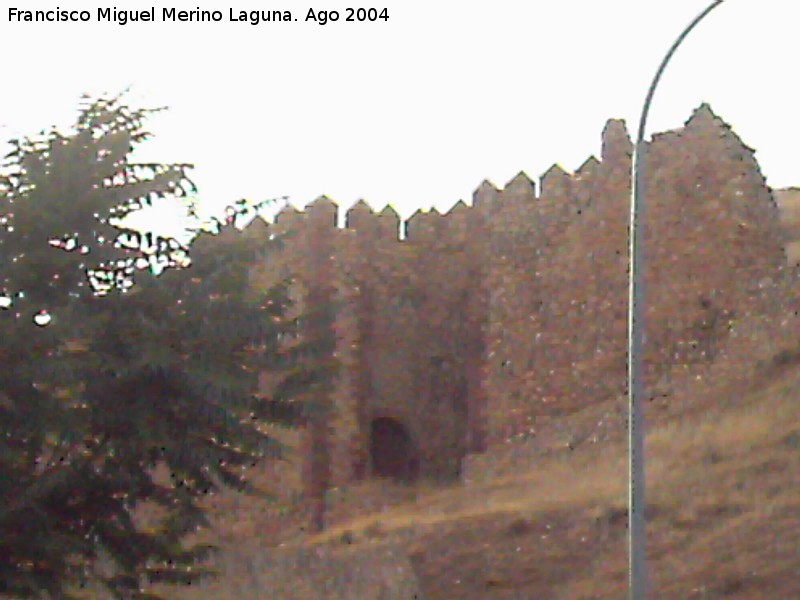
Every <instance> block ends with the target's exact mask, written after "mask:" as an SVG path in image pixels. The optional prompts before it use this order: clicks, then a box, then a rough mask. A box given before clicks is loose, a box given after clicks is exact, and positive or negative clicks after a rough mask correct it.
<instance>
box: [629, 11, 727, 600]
mask: <svg viewBox="0 0 800 600" xmlns="http://www.w3.org/2000/svg"><path fill="white" fill-rule="evenodd" d="M723 2H724V0H715V1H714V2H712V3H711V5H709V6H708V7H707V8H706V9H705V10H704V11H703V12H701V13H700V14H699V15H698V16H697V17H695V19H694V20H693V21H692V22H691V23H689V25H688V26H687V27H686V29H684V30H683V32H682V33H681V34H680V36H678V39H676V40H675V43H673V45H672V47H671V48H670V49H669V52H667V55H666V56H665V57H664V59H663V60H662V62H661V65H660V66H659V68H658V71H657V72H656V75H655V77H654V78H653V82H652V83H651V84H650V89H649V90H648V92H647V97H646V98H645V101H644V106H643V107H642V113H641V116H640V117H639V131H638V135H637V138H636V145H635V147H634V150H633V161H632V162H633V164H632V167H631V181H632V186H631V206H630V211H631V212H630V229H629V232H630V235H629V247H628V252H629V261H630V264H629V270H628V598H629V600H644V599H645V597H646V595H647V570H646V562H645V516H644V510H645V494H644V492H645V475H644V424H643V421H642V356H641V351H642V333H643V332H642V325H643V323H642V303H643V292H644V277H643V272H642V268H643V266H644V263H643V252H642V234H641V229H640V225H641V223H640V221H641V218H642V213H643V210H644V200H643V198H644V170H645V161H644V158H645V141H644V136H645V130H646V126H647V115H648V113H649V112H650V104H651V103H652V101H653V95H654V94H655V91H656V87H658V82H659V81H660V79H661V76H662V75H663V73H664V70H665V69H666V68H667V64H669V61H670V59H671V58H672V55H673V54H675V51H676V50H677V49H678V47H679V46H680V45H681V43H683V41H684V40H685V39H686V37H687V36H688V35H689V33H690V32H691V31H692V30H693V29H694V28H695V27H696V26H697V25H698V23H700V21H702V20H703V19H704V18H705V17H706V16H707V15H708V14H709V13H710V12H711V11H712V10H714V9H715V8H716V7H717V6H719V5H720V4H722V3H723Z"/></svg>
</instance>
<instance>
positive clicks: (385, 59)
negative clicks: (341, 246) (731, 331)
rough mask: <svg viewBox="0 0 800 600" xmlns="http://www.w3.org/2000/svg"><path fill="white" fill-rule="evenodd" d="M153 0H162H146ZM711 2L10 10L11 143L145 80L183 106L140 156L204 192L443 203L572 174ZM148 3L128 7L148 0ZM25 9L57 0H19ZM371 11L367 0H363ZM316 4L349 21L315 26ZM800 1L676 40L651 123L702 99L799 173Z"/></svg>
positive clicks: (798, 177) (213, 196)
mask: <svg viewBox="0 0 800 600" xmlns="http://www.w3.org/2000/svg"><path fill="white" fill-rule="evenodd" d="M147 4H148V5H150V3H147ZM707 4H708V2H707V1H706V0H607V1H605V2H599V1H597V0H559V1H558V2H544V1H532V2H521V1H520V0H494V1H493V2H476V1H458V2H457V1H450V0H446V1H445V0H439V1H426V2H422V1H416V0H414V1H411V0H406V1H404V2H396V1H394V0H380V1H379V2H378V1H377V0H376V3H372V4H370V3H362V5H363V6H374V7H377V8H379V9H382V8H384V7H385V8H386V9H387V11H388V15H389V20H388V21H385V22H384V21H377V22H372V23H370V22H366V23H346V22H343V19H344V16H345V14H346V13H345V8H346V7H347V4H346V3H342V2H338V1H336V2H328V3H321V4H318V5H315V4H307V3H305V2H297V1H294V0H283V1H282V2H275V3H270V4H268V5H267V6H269V7H270V9H279V10H291V11H292V16H293V17H297V18H298V21H296V22H290V23H262V24H260V25H257V26H253V25H249V24H247V23H241V22H239V23H234V22H230V21H228V11H229V9H230V8H233V9H234V10H235V11H236V12H238V11H239V10H251V9H256V8H259V7H258V5H256V4H221V3H216V2H203V1H202V0H196V2H195V3H191V4H190V3H175V2H173V3H169V0H167V3H162V4H155V5H154V6H155V10H156V13H157V18H158V21H159V22H156V23H133V24H128V25H126V26H120V25H117V24H114V23H98V22H97V20H96V15H97V9H98V8H99V7H103V6H106V5H104V4H98V3H97V2H83V1H73V2H70V1H69V0H63V2H62V3H60V4H58V6H59V7H60V8H62V9H65V8H66V9H88V10H90V11H92V21H91V22H90V23H53V24H43V23H28V24H26V23H13V22H9V4H8V3H7V2H6V3H4V4H3V6H2V10H1V11H0V55H2V56H3V83H2V92H0V140H7V139H8V138H10V137H13V136H14V135H16V134H19V133H35V132H36V131H38V130H39V129H41V128H43V127H47V126H49V125H51V124H68V123H69V122H70V121H71V119H72V118H73V116H74V111H75V108H76V106H77V103H78V100H79V96H80V95H81V94H82V93H84V92H89V93H102V92H106V91H110V92H116V91H119V90H121V89H123V88H125V87H127V86H129V85H133V91H134V92H135V98H137V99H141V101H142V103H144V104H146V105H169V106H170V107H171V110H170V111H169V112H168V113H167V114H166V115H164V116H160V117H158V118H157V119H154V120H153V121H152V122H151V127H150V128H151V129H152V130H154V132H155V133H156V135H157V137H156V138H155V139H154V140H153V141H151V142H149V143H148V144H147V145H146V146H145V147H144V148H143V152H142V153H141V154H140V155H141V156H142V157H143V158H147V159H156V160H162V161H165V162H170V161H180V162H184V161H185V162H193V163H195V165H196V171H195V177H194V178H195V180H196V182H197V183H198V185H199V188H200V196H201V198H202V199H203V201H204V202H207V203H209V205H211V204H215V205H220V204H227V203H230V202H232V201H234V200H236V199H238V198H241V197H246V198H250V199H255V200H260V199H264V198H268V197H273V196H282V195H288V196H290V198H291V200H292V201H293V202H294V203H296V204H298V205H303V204H305V203H307V202H308V201H310V200H312V199H314V198H315V197H317V196H319V195H321V194H326V195H328V196H330V197H331V198H333V199H335V200H337V201H338V202H339V203H340V204H342V205H350V204H352V203H353V202H354V201H356V200H357V199H358V198H365V199H366V200H367V201H368V202H369V203H370V204H372V205H373V206H374V207H376V208H378V209H380V208H382V207H383V206H384V205H386V204H387V203H391V204H392V205H393V206H395V207H396V208H397V209H398V211H399V212H400V213H401V214H402V215H404V216H407V215H409V214H410V213H412V212H413V211H414V210H415V209H416V208H418V207H422V208H428V207H430V206H432V205H435V206H436V207H437V208H439V209H440V210H445V209H447V208H449V207H450V206H451V205H452V204H453V203H454V202H455V201H457V200H458V199H460V198H463V199H469V198H470V197H471V193H472V191H473V190H474V188H475V187H477V186H478V184H479V183H480V182H481V181H482V180H483V179H487V178H488V179H490V180H492V181H493V182H495V183H496V184H498V185H500V186H502V185H503V184H505V183H506V182H507V181H508V180H510V179H511V178H512V177H513V176H514V175H515V174H516V173H517V172H519V171H520V170H524V171H526V172H527V173H528V174H529V175H530V176H531V177H534V178H536V177H538V176H539V175H541V174H542V173H544V171H546V170H547V168H548V167H549V166H550V165H551V164H553V163H556V162H557V163H559V164H561V165H562V166H563V167H564V168H566V169H568V170H574V169H575V168H577V167H578V166H579V165H580V164H581V163H582V162H583V161H584V160H585V159H586V158H587V157H588V156H589V155H591V154H599V151H600V133H601V130H602V128H603V125H604V123H605V121H606V120H607V119H608V118H611V117H615V118H625V119H626V120H627V121H628V125H629V129H630V130H631V133H633V131H634V129H635V126H636V123H637V122H638V114H639V110H640V106H641V103H642V100H643V98H644V94H645V92H646V89H647V86H648V85H649V82H650V79H651V78H652V76H653V73H654V71H655V68H656V67H657V65H658V63H659V61H660V60H661V58H662V57H663V55H664V53H665V52H666V50H667V49H668V48H669V46H670V44H671V43H672V41H673V40H674V39H675V37H676V36H677V35H678V33H679V32H680V31H681V29H682V28H683V27H684V26H685V25H686V24H688V22H689V21H690V20H691V19H692V18H693V17H694V16H695V15H696V14H697V13H699V11H700V10H702V9H703V8H704V7H705V6H706V5H707ZM144 5H145V3H117V5H116V6H117V7H118V8H134V7H138V8H142V7H144ZM16 6H18V7H20V8H24V9H28V10H35V9H52V8H55V7H56V4H55V3H48V2H36V1H34V2H25V3H22V2H19V4H17V5H16ZM355 6H358V4H355ZM165 7H167V8H169V7H176V8H179V9H195V8H198V7H199V8H201V9H207V10H212V9H219V10H221V11H222V12H223V17H224V18H223V21H222V22H219V23H163V22H160V17H161V10H162V8H165ZM309 8H317V9H327V10H335V9H336V10H339V11H340V13H341V15H342V17H341V19H340V21H339V22H336V23H329V24H328V25H325V26H320V25H317V24H314V23H312V22H304V19H305V17H306V14H307V12H308V9H309ZM799 12H800V11H799V10H798V5H797V2H792V1H789V0H727V1H726V2H725V3H724V4H723V5H722V6H721V7H719V8H717V9H716V10H715V11H714V13H712V14H711V15H710V16H709V17H708V19H707V20H706V21H705V22H704V23H703V24H701V25H700V27H699V28H698V29H697V30H696V31H695V32H694V33H693V34H692V36H691V37H690V38H689V39H688V40H687V42H686V43H685V44H684V45H683V46H682V47H681V49H680V51H679V52H678V54H677V55H676V56H675V58H674V60H673V62H672V63H671V66H670V68H669V70H668V71H667V73H666V75H665V77H664V79H663V81H662V86H661V88H660V90H659V93H658V94H657V96H656V100H655V104H654V106H653V110H652V113H651V120H650V126H649V128H648V129H649V131H650V132H656V131H661V130H665V129H671V128H675V127H679V126H681V125H682V124H683V122H684V121H685V120H686V119H687V118H688V117H689V115H690V113H691V111H692V109H694V108H695V107H696V106H698V105H699V104H700V103H701V102H703V101H707V102H709V103H710V104H711V106H712V107H713V108H714V110H715V111H716V112H717V114H719V115H720V116H722V117H723V118H724V119H725V120H726V121H728V122H729V123H731V124H732V125H733V127H734V129H735V130H736V131H737V133H739V135H740V136H741V137H742V138H743V139H744V141H745V142H746V143H747V144H748V145H750V146H751V147H754V148H756V150H757V158H758V159H759V161H760V163H761V165H762V169H763V171H764V173H765V175H766V176H767V179H768V182H769V183H770V185H772V186H774V187H785V186H790V185H800V168H798V167H800V165H799V164H798V160H797V158H798V157H797V154H796V148H797V140H798V139H800V118H798V114H797V107H798V106H800V102H799V101H798V100H799V99H798V93H797V89H798V85H797V75H796V68H797V57H798V56H800V52H799V50H800V48H799V47H798V46H800V42H799V41H798V39H799V38H798V36H797V33H796V31H797V23H798V19H797V17H798V13H799Z"/></svg>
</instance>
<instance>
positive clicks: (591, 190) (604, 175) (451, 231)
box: [260, 105, 792, 485]
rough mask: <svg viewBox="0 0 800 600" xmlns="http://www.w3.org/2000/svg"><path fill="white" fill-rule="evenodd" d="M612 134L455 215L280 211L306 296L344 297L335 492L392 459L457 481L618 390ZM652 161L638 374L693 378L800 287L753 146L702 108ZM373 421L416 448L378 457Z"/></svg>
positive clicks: (620, 222) (616, 157)
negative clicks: (497, 450) (485, 459)
mask: <svg viewBox="0 0 800 600" xmlns="http://www.w3.org/2000/svg"><path fill="white" fill-rule="evenodd" d="M601 143H602V148H601V153H600V157H599V158H598V157H596V156H590V157H589V158H588V159H587V160H586V161H585V162H584V163H583V164H582V165H581V166H580V167H578V169H577V170H576V171H575V172H574V173H571V172H568V171H566V170H565V169H563V168H562V167H561V166H559V165H557V164H555V165H553V166H551V167H550V168H548V169H547V170H546V171H545V172H544V173H543V174H542V176H541V177H540V178H539V179H538V181H536V182H535V181H534V180H532V179H531V178H530V177H529V176H528V175H527V174H526V173H525V172H522V171H521V172H520V173H518V174H517V175H516V176H515V177H513V178H512V179H511V180H510V181H508V182H507V183H506V185H505V186H504V187H502V188H498V187H497V186H496V185H495V184H493V183H492V182H490V181H488V180H485V181H483V182H482V183H481V184H480V185H479V186H478V187H477V188H476V189H475V191H474V193H473V195H472V202H471V205H468V204H466V203H464V202H463V201H459V202H458V203H456V204H455V205H454V206H453V207H452V208H451V209H450V210H449V211H447V212H445V213H444V214H442V213H440V212H439V211H437V210H435V209H432V210H429V211H422V210H419V211H417V212H416V213H414V214H413V215H412V216H411V217H409V218H408V219H406V220H404V221H403V220H401V219H400V218H399V216H398V214H397V212H396V211H395V210H394V209H393V208H392V207H390V206H387V207H385V208H384V209H382V210H381V211H375V210H373V209H372V208H371V207H370V206H369V205H368V204H367V203H366V202H365V201H364V200H360V201H358V202H356V203H355V204H354V205H353V206H351V207H349V208H348V209H346V210H345V209H343V208H342V207H341V206H339V205H338V204H337V203H336V202H334V201H333V200H331V199H329V198H327V197H325V196H322V197H320V198H318V199H316V200H315V201H314V202H312V203H311V204H309V205H308V206H307V207H306V208H305V209H304V210H298V209H296V208H294V207H291V206H289V207H286V208H284V209H283V210H282V211H281V212H280V213H279V214H278V215H277V217H276V225H275V227H277V228H278V230H279V231H290V232H292V235H291V236H287V239H286V244H285V249H284V250H283V251H282V256H281V257H279V260H278V262H279V263H280V264H284V265H287V267H288V268H292V269H293V271H294V272H295V273H296V276H297V278H298V281H301V282H302V290H303V292H302V293H303V294H305V298H306V299H317V300H319V299H320V298H322V299H328V300H330V301H331V302H333V303H336V304H337V305H338V306H339V307H340V308H339V309H338V310H339V312H338V313H337V317H336V321H335V323H333V325H332V328H333V330H334V331H335V337H336V350H335V355H336V357H337V359H338V360H339V361H340V362H341V363H342V365H343V369H342V373H341V375H340V378H339V380H338V382H337V385H336V389H335V391H334V392H333V394H332V397H331V399H330V400H331V402H332V404H333V405H334V407H335V409H336V416H335V417H332V419H333V420H332V421H331V422H330V423H329V428H328V433H326V434H324V436H323V437H324V440H323V441H324V443H325V444H327V446H326V448H327V450H326V453H327V454H326V456H327V457H328V460H329V461H330V465H331V471H330V479H329V480H326V481H327V483H326V485H338V484H340V483H343V482H347V481H350V480H352V479H358V478H361V477H364V476H366V475H368V474H369V473H378V474H386V473H385V472H383V471H381V469H384V468H387V469H388V468H390V467H387V466H386V465H391V464H394V463H393V461H395V460H397V461H400V462H403V461H406V462H403V465H404V466H403V467H402V469H401V468H400V467H397V468H398V469H399V470H402V471H403V473H405V474H406V475H408V476H409V477H410V476H414V477H416V476H423V477H435V478H440V477H453V476H456V475H458V473H459V469H460V463H461V461H462V459H463V458H464V457H465V456H466V455H467V454H469V453H474V452H482V451H483V450H485V449H486V448H487V447H488V448H491V447H493V446H496V445H498V444H502V443H504V442H505V440H507V439H508V438H509V437H512V436H515V435H520V434H523V433H524V434H528V435H530V434H531V431H535V430H536V422H537V419H552V418H555V417H558V416H559V415H565V414H569V413H570V412H573V411H575V410H579V409H582V408H585V407H587V406H588V405H591V404H593V403H597V402H603V401H606V400H608V399H609V398H615V397H617V396H618V395H620V394H622V393H623V392H624V387H625V365H626V362H625V356H626V346H625V339H626V302H627V267H628V263H627V260H628V257H627V251H628V250H627V242H628V239H627V235H628V217H629V214H628V213H629V203H630V191H631V187H630V172H631V161H632V153H633V144H632V142H631V139H630V136H629V134H628V131H627V128H626V126H625V122H624V121H621V120H609V121H608V122H607V124H606V125H605V127H604V129H603V131H602V135H601ZM647 152H648V163H647V164H648V170H647V174H646V181H645V184H646V186H647V189H648V190H649V192H648V209H647V212H646V216H645V220H644V226H645V234H646V235H645V238H646V239H648V240H652V241H651V242H650V243H649V244H648V251H647V252H648V253H647V263H646V272H645V280H646V285H647V289H648V314H647V324H648V325H647V326H648V334H647V335H648V343H647V345H646V346H645V361H644V362H645V365H646V368H645V380H646V384H647V386H648V387H653V386H657V387H658V389H664V388H665V387H666V388H669V387H670V386H673V387H674V386H677V385H679V382H684V384H686V385H688V383H686V382H694V383H692V385H697V383H696V382H697V381H701V380H702V377H703V374H704V373H706V372H707V371H708V369H709V368H710V366H711V365H714V364H715V361H717V360H721V359H720V358H719V357H724V356H729V357H731V356H740V354H737V353H735V352H727V353H726V352H724V351H722V350H721V349H722V348H724V347H725V344H727V343H729V339H730V332H731V331H734V330H735V323H736V322H737V319H753V318H755V317H754V315H755V316H757V315H761V314H765V312H766V311H769V310H772V308H771V306H773V305H774V303H775V302H777V300H776V299H775V297H770V293H771V292H770V291H771V290H772V289H773V286H774V287H775V289H777V288H778V287H780V288H781V289H784V288H785V289H789V288H790V287H791V284H790V283H787V281H788V280H787V277H788V269H787V267H786V255H785V253H784V250H783V247H782V245H781V239H782V230H781V224H780V221H779V215H778V212H777V208H776V204H775V201H774V199H773V197H772V193H771V191H770V190H769V188H767V186H766V184H765V181H764V178H763V176H762V175H761V172H760V170H759V167H758V164H757V163H756V161H755V158H754V157H753V151H752V150H751V149H750V148H748V147H747V146H745V145H744V144H743V143H742V142H741V140H739V138H738V137H737V136H736V134H735V133H734V132H733V131H732V130H731V128H730V127H729V126H728V125H726V124H725V123H724V122H722V120H721V119H719V118H718V117H717V116H716V115H714V113H713V112H712V111H711V109H710V108H709V107H708V106H707V105H702V106H701V107H699V108H698V109H697V110H696V111H695V112H694V114H693V115H692V117H691V118H690V119H689V120H688V121H687V122H686V123H685V124H684V126H683V127H681V128H679V129H676V130H674V131H671V132H666V133H663V134H658V135H655V136H653V138H652V140H651V141H649V142H648V144H647ZM343 211H344V213H343V214H341V213H342V212H343ZM339 222H341V223H343V227H342V228H339V227H337V223H339ZM260 281H261V283H260V285H267V284H268V282H269V278H268V277H267V278H265V279H263V280H260ZM754 282H755V283H757V284H758V285H757V286H755V287H754ZM299 289H300V288H299ZM776 294H777V292H776ZM781 294H782V295H781V296H780V298H781V299H782V300H781V302H783V301H784V300H783V299H785V298H790V297H792V295H791V294H788V293H786V294H784V293H783V292H781ZM771 303H772V304H771ZM730 360H734V359H730ZM736 360H739V359H736ZM698 377H699V379H698ZM681 385H683V384H681ZM376 423H379V425H380V427H378V425H376ZM376 427H378V428H379V429H380V428H383V429H380V431H389V430H392V428H393V427H394V428H395V429H394V430H393V431H394V433H393V434H392V435H396V436H398V437H397V438H396V439H393V441H392V444H393V445H399V446H402V447H403V448H405V450H404V456H405V458H398V457H396V456H395V457H392V456H387V455H383V454H381V452H384V451H386V449H385V448H384V447H383V446H382V445H381V444H385V443H386V440H384V439H383V438H381V437H380V436H382V435H389V434H384V433H376V431H377V430H376ZM309 435H311V433H309ZM319 435H322V434H319ZM401 438H402V439H401ZM382 440H383V441H382ZM315 443H317V444H319V443H322V442H321V441H320V440H319V439H317V441H316V442H315ZM382 448H383V449H382ZM391 468H394V467H391ZM315 472H316V471H315ZM319 472H322V471H319ZM310 477H311V476H310ZM312 479H313V477H312Z"/></svg>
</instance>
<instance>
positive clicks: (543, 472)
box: [168, 354, 800, 600]
mask: <svg viewBox="0 0 800 600" xmlns="http://www.w3.org/2000/svg"><path fill="white" fill-rule="evenodd" d="M798 390H800V360H797V359H796V358H795V357H792V356H789V355H786V354H783V355H782V357H781V359H780V360H777V361H773V362H772V363H770V364H768V365H763V366H762V367H761V371H760V373H759V374H757V376H756V377H755V378H753V379H752V380H751V381H750V382H749V384H748V385H747V386H743V385H741V384H737V385H736V386H730V387H727V388H726V387H725V386H724V385H720V386H716V387H715V389H714V392H713V393H709V394H706V395H704V396H692V397H691V398H689V397H682V398H681V397H675V398H672V399H670V401H669V403H668V404H661V405H659V404H658V403H654V404H652V405H650V408H649V410H648V418H649V421H648V426H649V436H648V443H647V457H648V478H649V484H648V489H649V496H648V514H647V516H648V523H649V529H648V536H649V537H648V552H649V557H650V563H649V567H650V575H651V582H652V594H651V596H650V597H651V598H652V599H654V600H655V599H662V598H663V599H674V598H698V599H701V598H709V599H710V598H737V599H756V598H798V597H800V577H799V575H800V553H798V548H800V517H799V516H798V515H800V419H798V416H800V410H798V400H797V393H798ZM607 408H608V411H607V412H608V413H609V414H618V415H619V410H617V409H618V408H619V407H618V406H613V405H611V404H610V405H609V406H608V407H607ZM596 416H597V415H596V412H595V411H593V412H592V413H591V414H589V413H587V414H580V413H578V414H577V415H574V416H573V417H570V419H571V420H572V423H571V424H572V426H573V427H576V428H580V427H581V423H580V421H581V419H583V420H585V421H591V420H593V419H596ZM620 418H622V417H620ZM519 464H523V463H522V462H520V463H519ZM525 464H528V465H529V466H527V467H525V468H521V467H520V468H518V469H516V470H517V472H516V473H515V474H514V475H512V476H505V477H502V478H492V477H491V476H486V477H484V478H483V480H482V482H481V483H472V484H464V485H454V486H452V487H449V488H438V489H434V488H430V487H427V488H426V487H425V486H424V485H420V486H417V487H403V486H399V485H394V484H391V483H388V482H372V483H368V484H362V485H361V486H359V487H357V488H354V489H351V490H339V491H338V492H339V495H338V497H337V498H332V500H331V504H332V511H331V512H332V519H331V520H332V523H331V525H330V527H329V529H328V531H326V532H325V533H323V534H321V535H317V536H313V537H309V536H306V535H305V534H304V533H303V532H302V531H301V529H300V521H299V520H292V519H291V518H287V519H284V520H283V522H282V524H280V520H279V519H276V518H275V517H270V516H268V515H267V513H266V511H265V509H264V505H263V503H260V502H257V501H254V500H247V499H242V498H237V499H234V498H232V497H230V498H226V499H222V500H221V501H220V503H219V504H218V506H217V509H218V511H219V513H218V519H217V529H216V532H215V536H216V537H217V539H218V540H219V541H221V542H222V544H223V546H224V547H225V549H226V550H225V553H224V554H223V556H222V558H221V560H220V566H221V568H222V569H223V571H224V575H223V577H222V578H221V579H219V580H218V581H215V582H210V583H208V584H207V585H204V586H203V587H202V588H200V589H192V590H189V589H185V590H181V591H180V592H179V593H175V592H169V593H168V594H169V596H170V597H174V598H187V599H188V598H219V599H221V600H224V599H227V598H243V597H246V598H265V599H266V598H269V599H276V600H280V599H287V600H288V599H292V600H295V599H297V600H300V599H304V598H320V599H322V598H335V599H345V598H347V599H363V600H371V599H390V598H391V599H395V598H397V599H401V598H405V599H412V598H420V599H421V598H424V599H425V600H438V599H441V600H444V599H448V600H449V599H454V600H455V599H459V600H460V599H463V600H493V599H498V600H499V599H507V600H511V599H531V598H536V599H550V598H552V599H565V600H566V599H570V600H572V599H586V600H588V599H600V598H609V599H612V598H614V599H616V598H622V597H624V595H625V585H626V566H627V563H626V545H625V523H626V516H625V506H626V493H625V481H626V446H625V439H624V424H623V425H621V426H619V427H617V428H612V429H610V430H609V434H608V435H607V436H606V439H604V440H600V441H598V442H597V443H590V442H585V443H583V444H581V445H578V446H576V447H575V449H574V450H570V449H568V448H566V447H564V449H562V450H551V451H550V452H549V453H543V454H539V455H537V456H533V457H528V460H527V461H525ZM512 471H513V469H512ZM278 542H281V546H280V547H274V546H273V544H276V545H277V544H278Z"/></svg>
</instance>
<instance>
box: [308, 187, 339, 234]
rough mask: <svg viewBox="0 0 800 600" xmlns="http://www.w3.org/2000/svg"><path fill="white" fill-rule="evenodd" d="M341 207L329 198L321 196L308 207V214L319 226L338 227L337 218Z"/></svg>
mask: <svg viewBox="0 0 800 600" xmlns="http://www.w3.org/2000/svg"><path fill="white" fill-rule="evenodd" d="M338 211H339V206H338V205H337V204H336V203H335V202H334V201H333V200H331V199H330V198H328V197H327V196H324V195H323V196H319V197H318V198H317V199H316V200H314V201H313V202H311V203H310V204H309V205H308V206H306V213H307V214H308V216H309V219H310V220H311V222H314V223H318V224H326V225H327V224H330V225H331V226H333V227H336V221H337V219H336V217H337V214H338Z"/></svg>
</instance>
